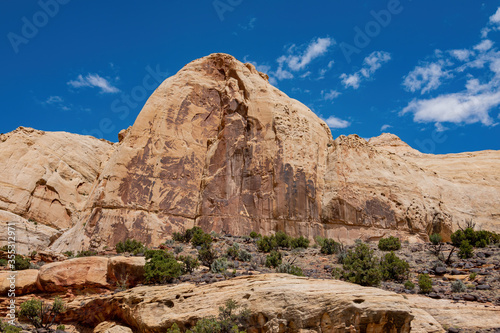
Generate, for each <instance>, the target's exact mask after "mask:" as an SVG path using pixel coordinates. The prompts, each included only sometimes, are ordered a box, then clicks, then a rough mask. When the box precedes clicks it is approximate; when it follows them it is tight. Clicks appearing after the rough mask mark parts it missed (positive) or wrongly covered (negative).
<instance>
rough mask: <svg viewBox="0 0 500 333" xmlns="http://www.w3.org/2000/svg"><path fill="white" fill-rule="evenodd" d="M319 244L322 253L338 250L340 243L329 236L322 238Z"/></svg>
mask: <svg viewBox="0 0 500 333" xmlns="http://www.w3.org/2000/svg"><path fill="white" fill-rule="evenodd" d="M320 246H321V250H320V251H321V253H323V254H334V253H338V252H339V250H340V244H339V243H337V242H336V241H334V240H333V239H330V238H323V239H322V240H321V245H320Z"/></svg>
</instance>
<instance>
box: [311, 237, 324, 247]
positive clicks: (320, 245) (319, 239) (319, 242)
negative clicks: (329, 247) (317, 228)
mask: <svg viewBox="0 0 500 333" xmlns="http://www.w3.org/2000/svg"><path fill="white" fill-rule="evenodd" d="M325 240H326V238H324V237H321V236H316V237H314V241H315V242H316V244H318V246H319V247H323V244H324V242H325Z"/></svg>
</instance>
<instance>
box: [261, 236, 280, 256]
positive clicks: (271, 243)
mask: <svg viewBox="0 0 500 333" xmlns="http://www.w3.org/2000/svg"><path fill="white" fill-rule="evenodd" d="M277 247H278V243H277V242H276V238H275V237H274V236H264V237H262V238H260V239H259V240H257V249H258V250H259V251H261V252H265V253H268V252H271V250H274V249H276V248H277Z"/></svg>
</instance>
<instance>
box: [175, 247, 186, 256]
mask: <svg viewBox="0 0 500 333" xmlns="http://www.w3.org/2000/svg"><path fill="white" fill-rule="evenodd" d="M182 251H184V246H182V245H177V246H176V247H174V253H175V254H179V253H181V252H182Z"/></svg>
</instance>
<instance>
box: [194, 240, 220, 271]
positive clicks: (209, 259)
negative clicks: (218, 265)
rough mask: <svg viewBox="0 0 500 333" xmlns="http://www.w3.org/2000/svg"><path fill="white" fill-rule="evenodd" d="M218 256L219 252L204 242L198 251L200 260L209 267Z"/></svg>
mask: <svg viewBox="0 0 500 333" xmlns="http://www.w3.org/2000/svg"><path fill="white" fill-rule="evenodd" d="M216 258H217V253H216V252H215V251H214V250H213V249H212V245H210V244H204V245H202V246H201V249H200V250H199V251H198V260H200V261H201V263H202V264H203V265H205V266H207V267H210V266H211V265H212V263H213V262H214V260H215V259H216Z"/></svg>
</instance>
